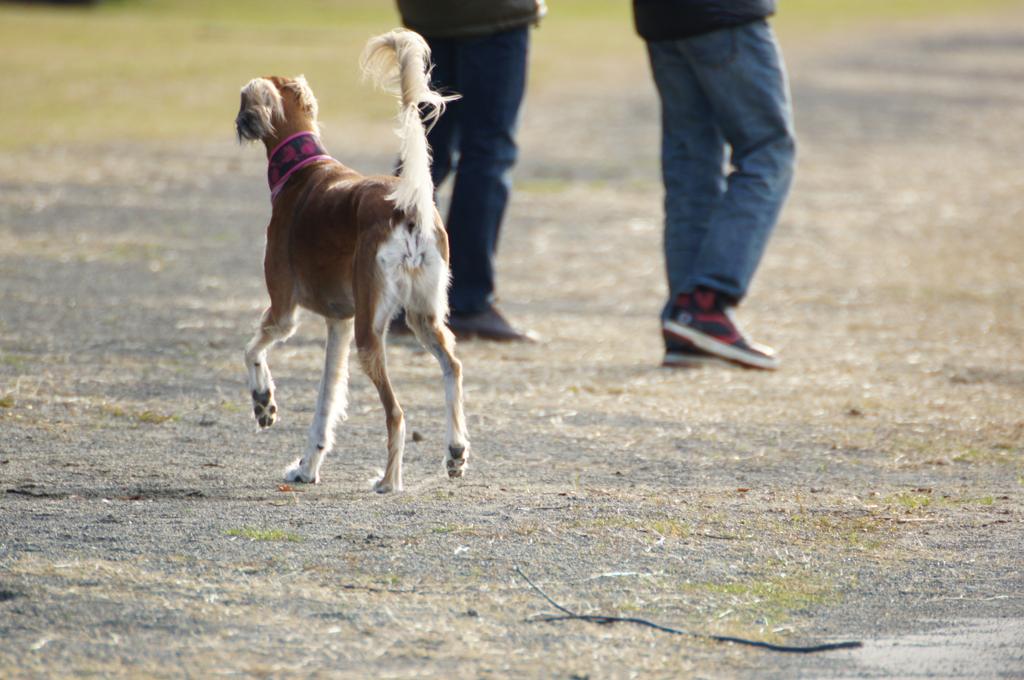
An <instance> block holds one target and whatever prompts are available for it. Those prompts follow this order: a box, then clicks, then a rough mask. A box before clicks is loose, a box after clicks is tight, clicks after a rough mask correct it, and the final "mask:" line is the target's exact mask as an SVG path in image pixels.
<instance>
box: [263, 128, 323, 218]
mask: <svg viewBox="0 0 1024 680" xmlns="http://www.w3.org/2000/svg"><path fill="white" fill-rule="evenodd" d="M320 158H327V159H329V160H332V161H333V160H334V159H333V158H331V157H330V156H329V155H328V154H327V149H326V148H324V144H323V142H321V141H320V137H318V136H317V135H316V133H313V132H300V133H299V134H297V135H292V136H291V137H289V138H288V139H286V140H284V141H283V142H281V143H280V144H278V145H277V148H276V149H274V152H273V153H272V154H270V167H269V168H268V169H267V181H269V182H270V202H271V203H273V202H274V199H275V198H277V194H278V193H280V191H281V189H283V188H284V185H285V184H286V183H287V182H288V178H289V177H291V176H292V173H293V172H295V171H296V170H298V169H299V168H301V167H302V166H303V165H305V164H306V163H309V162H310V161H315V160H318V159H320ZM335 162H337V161H335Z"/></svg>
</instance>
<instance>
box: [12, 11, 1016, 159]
mask: <svg viewBox="0 0 1024 680" xmlns="http://www.w3.org/2000/svg"><path fill="white" fill-rule="evenodd" d="M548 4H549V14H548V17H547V18H546V19H545V20H544V22H543V24H542V26H541V29H540V30H538V31H537V32H536V33H535V34H534V35H535V38H534V47H533V56H532V71H531V81H532V83H533V84H534V85H535V86H541V87H544V86H550V85H552V84H554V85H556V86H557V84H558V83H562V82H579V81H580V80H584V81H585V80H587V79H612V78H614V77H616V74H621V73H623V72H628V73H633V72H635V68H636V66H637V64H638V63H640V64H642V62H643V59H644V52H643V45H642V42H641V41H640V40H639V38H637V36H636V35H635V34H634V32H633V26H632V17H631V10H630V3H629V2H627V0H551V2H549V3H548ZM1022 4H1024V3H1022V2H1021V0H974V1H973V2H971V3H970V8H969V10H967V9H964V8H965V7H966V6H967V5H966V4H965V3H963V2H960V1H959V0H956V1H955V0H859V1H854V0H787V2H785V3H782V8H781V12H780V14H779V16H778V17H777V19H776V20H775V24H776V26H777V28H779V30H780V34H781V35H783V38H784V42H785V40H786V39H787V36H790V35H797V34H801V33H802V34H813V35H819V34H820V33H822V32H823V31H828V30H832V29H837V28H848V27H849V26H850V25H851V23H852V22H863V21H872V20H888V19H909V18H917V17H926V16H936V15H942V14H950V13H954V12H966V11H971V12H979V11H984V10H991V9H996V8H999V7H1005V6H1010V5H1016V6H1021V5H1022ZM399 23H400V22H399V18H398V14H397V11H396V10H395V5H394V3H393V2H392V1H391V0H291V1H290V2H287V3H281V2H271V1H270V0H246V1H245V2H242V1H240V0H216V1H214V2H210V1H208V0H123V1H120V2H106V3H101V4H99V5H97V6H95V7H84V8H83V7H68V6H58V5H39V6H37V5H19V4H0V45H2V49H0V66H2V67H3V70H4V73H5V74H6V76H7V82H6V92H7V94H6V95H5V96H4V97H2V98H0V149H20V148H26V147H31V146H35V145H39V144H43V145H52V144H68V143H94V142H95V143H104V142H109V141H111V140H115V139H118V140H123V141H138V140H156V141H160V140H182V139H201V140H220V141H230V140H231V139H232V137H233V129H232V121H233V119H234V116H235V113H236V111H237V106H238V91H239V89H240V88H241V87H242V86H243V85H244V84H245V83H246V82H248V81H249V80H250V79H251V78H253V77H256V76H261V75H273V74H280V75H297V74H300V73H303V74H305V75H306V76H307V78H308V79H309V81H310V83H311V84H312V86H313V89H314V91H316V93H317V95H318V97H319V99H320V103H321V106H320V110H321V112H322V113H321V116H322V118H323V119H324V121H325V122H327V123H328V126H329V129H332V128H333V125H332V123H333V124H334V125H337V126H338V127H339V128H340V127H342V126H341V125H340V124H341V123H343V122H344V121H351V120H383V119H387V118H389V117H390V116H392V115H393V114H394V110H395V109H394V102H393V101H391V100H390V98H389V97H387V96H385V95H383V94H381V93H379V92H378V93H374V92H372V90H371V89H370V88H369V86H364V85H361V84H360V82H359V80H360V79H359V74H358V72H357V66H356V61H357V57H358V54H359V52H360V50H361V49H362V47H363V45H364V44H365V42H366V40H367V39H368V38H369V37H370V36H372V35H375V34H377V33H381V32H383V31H386V30H388V29H390V28H393V27H396V26H398V25H399ZM623 69H633V70H632V71H630V70H627V71H623Z"/></svg>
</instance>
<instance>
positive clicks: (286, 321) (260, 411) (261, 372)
mask: <svg viewBox="0 0 1024 680" xmlns="http://www.w3.org/2000/svg"><path fill="white" fill-rule="evenodd" d="M296 327H297V324H296V322H295V308H294V307H292V308H291V309H288V310H287V311H285V312H284V313H279V312H277V311H276V310H275V309H274V307H273V306H271V307H270V308H269V309H267V311H266V312H264V313H263V319H262V320H261V321H260V327H259V330H257V331H256V335H255V336H253V339H252V340H250V341H249V344H248V345H246V346H245V368H246V371H247V372H248V375H249V392H250V394H252V405H253V416H254V417H255V418H256V422H257V424H259V426H260V427H261V428H266V427H270V426H271V425H273V424H274V423H275V422H276V421H277V402H276V401H275V400H274V377H273V376H272V375H271V374H270V367H269V366H267V350H268V349H270V347H271V345H273V344H274V343H276V342H280V341H281V340H286V339H287V338H288V337H290V336H291V334H292V333H294V332H295V329H296Z"/></svg>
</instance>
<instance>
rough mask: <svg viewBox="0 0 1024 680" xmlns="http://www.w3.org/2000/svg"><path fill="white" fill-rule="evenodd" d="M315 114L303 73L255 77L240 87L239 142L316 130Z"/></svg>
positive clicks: (237, 128)
mask: <svg viewBox="0 0 1024 680" xmlns="http://www.w3.org/2000/svg"><path fill="white" fill-rule="evenodd" d="M316 116H317V103H316V97H314V96H313V90H311V89H309V84H308V83H307V82H306V79H305V78H304V77H303V76H299V77H298V78H281V77H280V76H271V77H269V78H255V79H253V80H251V81H249V84H248V85H246V86H245V87H243V88H242V105H241V107H240V108H239V109H238V116H237V117H236V118H235V131H236V132H237V133H238V141H239V143H242V142H245V141H247V142H258V141H261V140H262V141H264V142H270V141H272V140H274V139H277V138H281V139H283V138H284V137H287V136H290V135H293V134H296V133H298V132H316V131H317V127H318V126H317V122H316Z"/></svg>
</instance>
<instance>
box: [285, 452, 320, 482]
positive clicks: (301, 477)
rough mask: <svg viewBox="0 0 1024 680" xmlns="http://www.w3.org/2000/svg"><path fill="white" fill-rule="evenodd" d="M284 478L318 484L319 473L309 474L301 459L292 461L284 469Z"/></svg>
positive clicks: (289, 480)
mask: <svg viewBox="0 0 1024 680" xmlns="http://www.w3.org/2000/svg"><path fill="white" fill-rule="evenodd" d="M284 479H285V481H286V482H302V483H303V484H319V483H320V473H319V472H318V473H316V474H312V475H311V474H309V470H307V469H306V466H305V465H303V463H302V459H301V458H300V459H299V460H297V461H295V462H294V463H292V464H291V465H290V466H289V467H288V469H287V470H285V474H284Z"/></svg>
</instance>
